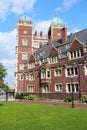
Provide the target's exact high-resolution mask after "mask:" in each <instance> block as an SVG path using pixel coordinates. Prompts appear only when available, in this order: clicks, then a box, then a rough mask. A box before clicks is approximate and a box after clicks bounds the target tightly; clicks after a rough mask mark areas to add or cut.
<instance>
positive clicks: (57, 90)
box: [55, 83, 63, 92]
mask: <svg viewBox="0 0 87 130" xmlns="http://www.w3.org/2000/svg"><path fill="white" fill-rule="evenodd" d="M62 90H63V86H62V83H56V84H55V91H56V92H62Z"/></svg>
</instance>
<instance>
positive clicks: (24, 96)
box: [15, 93, 46, 100]
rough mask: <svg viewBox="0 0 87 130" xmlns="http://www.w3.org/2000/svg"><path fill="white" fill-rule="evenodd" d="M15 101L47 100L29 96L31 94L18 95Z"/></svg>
mask: <svg viewBox="0 0 87 130" xmlns="http://www.w3.org/2000/svg"><path fill="white" fill-rule="evenodd" d="M15 99H24V100H46V98H43V97H42V98H39V97H38V96H36V95H29V93H21V94H19V93H17V94H16V96H15Z"/></svg>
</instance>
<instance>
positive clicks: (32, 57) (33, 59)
mask: <svg viewBox="0 0 87 130" xmlns="http://www.w3.org/2000/svg"><path fill="white" fill-rule="evenodd" d="M31 62H35V58H34V56H33V55H31V57H30V59H29V63H31Z"/></svg>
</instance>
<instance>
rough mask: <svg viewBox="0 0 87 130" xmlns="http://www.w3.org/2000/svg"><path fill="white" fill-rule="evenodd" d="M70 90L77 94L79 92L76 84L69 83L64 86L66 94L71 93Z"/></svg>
mask: <svg viewBox="0 0 87 130" xmlns="http://www.w3.org/2000/svg"><path fill="white" fill-rule="evenodd" d="M72 88H73V92H74V93H77V92H78V91H79V88H78V83H73V84H71V83H69V84H67V85H66V92H68V93H71V92H72Z"/></svg>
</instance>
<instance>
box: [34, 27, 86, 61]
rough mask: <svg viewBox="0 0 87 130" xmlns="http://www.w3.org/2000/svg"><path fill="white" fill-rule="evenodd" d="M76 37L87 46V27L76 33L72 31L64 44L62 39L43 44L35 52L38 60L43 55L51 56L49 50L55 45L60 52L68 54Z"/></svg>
mask: <svg viewBox="0 0 87 130" xmlns="http://www.w3.org/2000/svg"><path fill="white" fill-rule="evenodd" d="M75 37H76V38H77V39H78V40H79V41H80V42H81V43H82V44H84V45H85V46H87V29H84V30H81V31H79V32H76V33H72V34H70V35H69V36H68V38H67V41H66V43H63V44H62V39H59V40H55V41H53V42H52V43H51V44H50V43H47V44H45V45H43V46H42V47H41V48H39V49H38V51H37V52H36V53H35V54H34V57H35V59H36V60H39V58H40V56H43V57H44V58H46V57H48V56H49V52H50V50H51V48H52V47H53V46H54V47H55V48H56V49H57V50H58V52H60V53H61V54H63V55H65V56H66V54H67V51H68V49H69V47H70V45H71V43H72V42H73V40H74V39H75Z"/></svg>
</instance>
